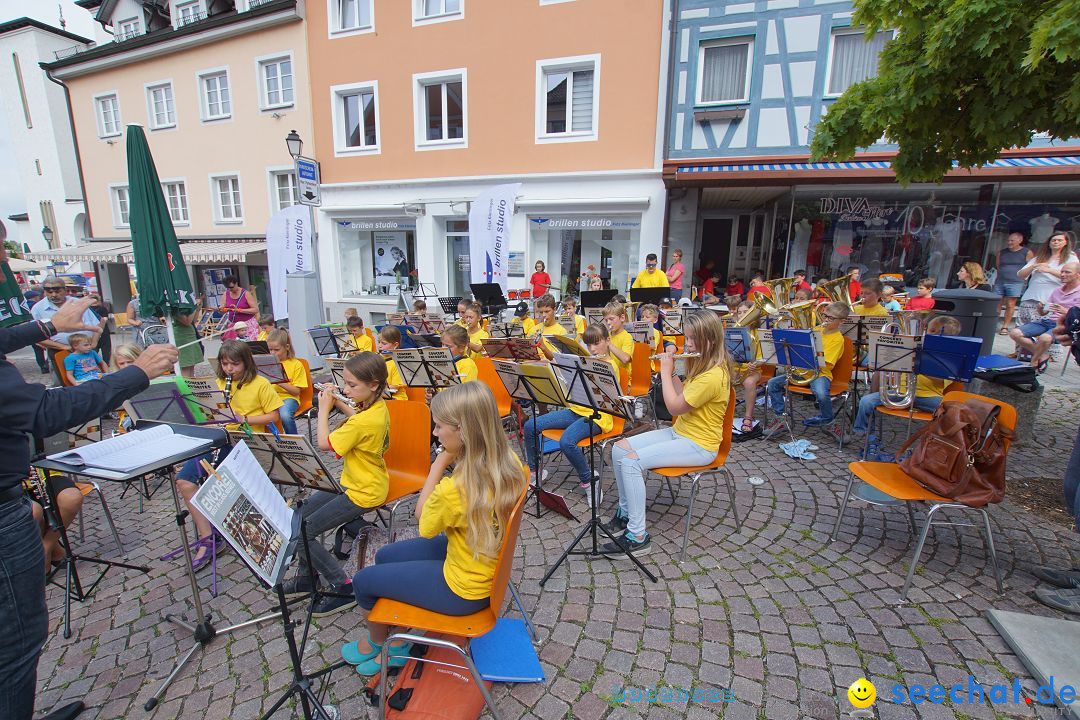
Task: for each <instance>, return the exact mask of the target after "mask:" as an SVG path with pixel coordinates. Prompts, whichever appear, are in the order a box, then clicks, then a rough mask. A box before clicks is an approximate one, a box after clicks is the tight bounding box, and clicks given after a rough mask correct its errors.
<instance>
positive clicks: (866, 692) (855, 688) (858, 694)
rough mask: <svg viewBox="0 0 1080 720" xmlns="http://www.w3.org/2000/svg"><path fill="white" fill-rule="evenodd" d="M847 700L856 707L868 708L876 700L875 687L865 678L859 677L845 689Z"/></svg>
mask: <svg viewBox="0 0 1080 720" xmlns="http://www.w3.org/2000/svg"><path fill="white" fill-rule="evenodd" d="M847 697H848V700H850V701H851V704H852V705H854V706H855V707H857V708H868V707H870V706H871V705H873V704H874V701H875V700H877V688H875V687H874V683H872V682H870V681H869V680H867V679H866V678H859V679H858V680H856V681H855V682H853V683H851V687H849V688H848V689H847Z"/></svg>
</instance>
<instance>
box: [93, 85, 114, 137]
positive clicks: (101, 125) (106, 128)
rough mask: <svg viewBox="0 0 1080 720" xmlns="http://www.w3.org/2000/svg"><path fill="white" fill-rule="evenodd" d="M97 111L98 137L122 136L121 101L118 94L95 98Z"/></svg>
mask: <svg viewBox="0 0 1080 720" xmlns="http://www.w3.org/2000/svg"><path fill="white" fill-rule="evenodd" d="M94 106H95V109H96V110H97V120H98V137H102V138H107V137H115V136H116V135H119V134H120V100H119V98H117V96H116V93H110V94H108V95H99V96H98V97H96V98H94Z"/></svg>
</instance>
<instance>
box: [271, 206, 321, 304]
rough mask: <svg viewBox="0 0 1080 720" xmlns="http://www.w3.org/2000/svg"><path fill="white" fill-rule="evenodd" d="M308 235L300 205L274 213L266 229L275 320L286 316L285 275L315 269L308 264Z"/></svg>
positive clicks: (307, 217)
mask: <svg viewBox="0 0 1080 720" xmlns="http://www.w3.org/2000/svg"><path fill="white" fill-rule="evenodd" d="M311 236H312V228H311V211H309V210H308V208H307V207H305V206H304V205H292V206H290V207H287V208H285V209H284V210H281V211H280V212H277V213H275V214H274V216H273V217H271V218H270V222H269V223H268V224H267V226H266V262H267V265H269V270H270V303H271V304H272V305H273V306H274V319H275V320H281V319H282V318H286V317H288V316H289V301H288V296H287V295H286V291H285V276H286V275H287V274H288V273H296V272H304V271H314V270H315V268H314V266H313V263H312V261H311Z"/></svg>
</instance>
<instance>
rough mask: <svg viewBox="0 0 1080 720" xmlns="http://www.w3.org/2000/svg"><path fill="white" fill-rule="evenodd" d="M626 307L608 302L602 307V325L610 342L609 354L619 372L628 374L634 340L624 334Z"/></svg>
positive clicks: (627, 334)
mask: <svg viewBox="0 0 1080 720" xmlns="http://www.w3.org/2000/svg"><path fill="white" fill-rule="evenodd" d="M625 324H626V306H625V305H623V304H622V303H617V302H610V303H608V304H607V305H605V306H604V325H606V326H607V329H608V335H609V336H610V338H611V339H610V342H611V354H612V356H614V358H615V362H616V364H617V365H618V366H619V369H620V370H625V371H626V372H627V374H629V373H630V361H631V360H633V359H634V338H633V337H631V335H630V333H628V332H626V330H625V329H624V328H623V325H625Z"/></svg>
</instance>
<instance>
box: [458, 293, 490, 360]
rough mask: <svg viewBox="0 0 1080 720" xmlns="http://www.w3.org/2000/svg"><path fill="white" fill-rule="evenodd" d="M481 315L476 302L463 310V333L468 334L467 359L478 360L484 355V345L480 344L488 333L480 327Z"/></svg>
mask: <svg viewBox="0 0 1080 720" xmlns="http://www.w3.org/2000/svg"><path fill="white" fill-rule="evenodd" d="M482 313H483V308H482V306H481V305H480V303H478V302H473V303H469V306H468V307H467V308H466V309H465V314H464V315H462V316H461V317H462V319H463V320H465V331H466V332H467V333H469V342H468V348H469V357H471V358H478V357H481V356H482V355H483V354H484V344H483V343H482V342H480V341H481V340H483V339H484V338H487V337H490V336H489V335H488V331H487V330H485V329H484V328H482V327H481V326H480V318H481V315H482Z"/></svg>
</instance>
